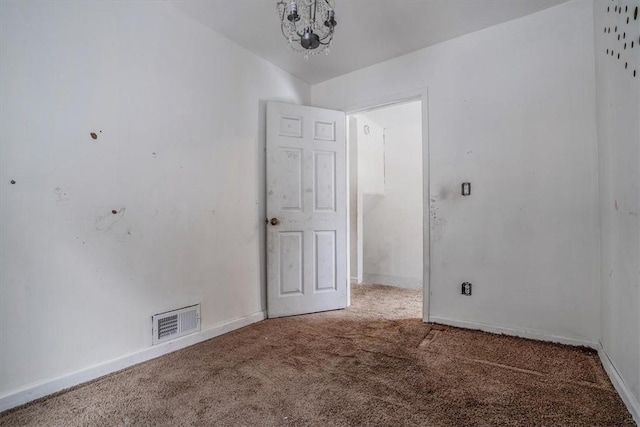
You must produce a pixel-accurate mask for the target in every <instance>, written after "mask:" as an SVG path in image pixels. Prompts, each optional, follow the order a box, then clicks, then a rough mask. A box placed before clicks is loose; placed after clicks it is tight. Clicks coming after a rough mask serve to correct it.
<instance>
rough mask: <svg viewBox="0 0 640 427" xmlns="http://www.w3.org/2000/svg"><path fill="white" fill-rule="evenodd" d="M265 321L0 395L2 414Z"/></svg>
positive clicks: (245, 320) (252, 319)
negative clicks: (33, 401)
mask: <svg viewBox="0 0 640 427" xmlns="http://www.w3.org/2000/svg"><path fill="white" fill-rule="evenodd" d="M264 319H266V313H265V312H264V311H258V312H256V313H253V314H250V315H248V316H243V317H239V318H237V319H233V320H230V321H227V322H223V323H219V324H217V325H214V326H212V327H210V328H208V329H205V330H203V331H200V332H198V333H195V334H191V335H187V336H185V337H181V338H178V339H176V340H174V341H169V342H166V343H163V344H158V345H154V346H153V347H148V348H145V349H143V350H140V351H137V352H135V353H131V354H127V355H126V356H122V357H118V358H116V359H112V360H108V361H106V362H103V363H100V364H98V365H95V366H91V367H89V368H85V369H81V370H79V371H76V372H73V373H70V374H67V375H63V376H60V377H57V378H53V379H50V380H47V381H43V382H40V383H37V384H35V385H31V386H29V387H25V388H24V389H22V390H19V391H16V392H13V393H10V394H6V395H4V396H0V412H2V411H6V410H7V409H11V408H14V407H16V406H19V405H23V404H25V403H28V402H31V401H32V400H36V399H39V398H41V397H44V396H47V395H49V394H52V393H56V392H58V391H61V390H64V389H67V388H69V387H73V386H75V385H78V384H82V383H84V382H87V381H91V380H94V379H96V378H99V377H101V376H103V375H107V374H110V373H112V372H116V371H119V370H122V369H124V368H128V367H129V366H133V365H136V364H138V363H141V362H146V361H147V360H151V359H155V358H156V357H160V356H163V355H165V354H168V353H171V352H173V351H176V350H180V349H182V348H185V347H189V346H191V345H194V344H197V343H199V342H202V341H206V340H208V339H211V338H215V337H217V336H219V335H222V334H226V333H227V332H231V331H233V330H236V329H239V328H242V327H245V326H248V325H251V324H252V323H256V322H260V321H262V320H264Z"/></svg>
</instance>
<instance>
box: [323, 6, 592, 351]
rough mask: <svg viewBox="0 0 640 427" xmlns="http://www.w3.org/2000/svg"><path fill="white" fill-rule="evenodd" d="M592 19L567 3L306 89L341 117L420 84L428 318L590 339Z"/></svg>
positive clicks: (586, 8) (589, 10)
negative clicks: (424, 96) (426, 172)
mask: <svg viewBox="0 0 640 427" xmlns="http://www.w3.org/2000/svg"><path fill="white" fill-rule="evenodd" d="M592 22H593V7H592V4H591V3H590V2H583V1H571V2H568V3H563V4H561V5H559V6H556V7H553V8H550V9H546V10H544V11H541V12H539V13H536V14H533V15H529V16H526V17H523V18H520V19H517V20H514V21H510V22H507V23H504V24H501V25H497V26H494V27H491V28H487V29H485V30H482V31H478V32H476V33H472V34H468V35H465V36H462V37H459V38H457V39H453V40H450V41H447V42H444V43H440V44H438V45H434V46H432V47H429V48H426V49H422V50H420V51H416V52H414V53H411V54H407V55H404V56H401V57H398V58H395V59H392V60H389V61H386V62H383V63H380V64H377V65H374V66H371V67H368V68H365V69H362V70H359V71H356V72H353V73H350V74H347V75H344V76H341V77H338V78H335V79H332V80H329V81H327V82H324V83H320V84H317V85H314V86H312V89H311V92H312V102H313V105H317V106H321V107H327V108H338V109H347V110H348V109H350V108H354V106H357V107H362V106H366V105H367V104H369V105H375V104H376V102H380V100H383V101H384V100H389V99H392V98H393V97H394V96H400V97H401V96H403V95H404V94H406V93H407V92H411V91H416V90H422V89H423V88H425V87H428V93H429V96H428V98H429V99H428V110H427V109H425V111H424V113H423V120H428V123H429V135H428V140H429V155H430V168H431V170H430V182H429V183H428V185H429V186H430V193H431V199H432V200H431V201H430V212H431V215H432V216H431V223H430V234H431V237H430V240H431V245H432V246H431V251H432V252H431V257H430V269H431V271H430V274H431V295H430V309H431V315H432V316H433V318H434V319H439V320H441V321H442V320H443V319H449V320H454V321H456V322H460V323H462V324H469V325H488V326H491V327H501V328H511V329H512V330H519V331H522V330H525V331H528V332H530V333H533V334H540V335H539V336H546V337H547V338H551V339H555V338H554V337H558V336H559V337H564V338H568V339H574V340H576V341H575V342H581V343H593V342H595V341H597V340H598V339H599V337H600V322H599V317H600V315H599V313H600V291H599V277H600V261H599V260H600V255H599V251H600V243H599V215H598V174H597V163H598V162H597V144H596V129H595V87H594V86H595V85H594V81H595V75H594V74H595V72H594V65H593V64H594V54H593V38H594V35H593V24H592ZM427 111H428V114H427ZM463 181H470V182H471V183H472V190H473V193H472V195H471V196H470V197H464V198H463V197H462V196H460V184H461V183H462V182H463ZM425 184H427V183H425ZM463 281H470V282H472V283H473V285H474V288H473V296H471V297H466V296H462V295H460V283H461V282H463ZM465 322H466V323H465Z"/></svg>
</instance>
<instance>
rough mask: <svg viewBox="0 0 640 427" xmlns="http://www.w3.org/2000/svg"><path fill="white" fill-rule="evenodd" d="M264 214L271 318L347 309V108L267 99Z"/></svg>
mask: <svg viewBox="0 0 640 427" xmlns="http://www.w3.org/2000/svg"><path fill="white" fill-rule="evenodd" d="M267 219H268V222H267V309H268V315H269V317H279V316H290V315H295V314H304V313H313V312H317V311H325V310H335V309H340V308H345V307H346V305H347V286H348V280H347V259H346V220H347V215H346V142H345V116H344V113H342V112H340V111H332V110H325V109H320V108H312V107H305V106H300V105H291V104H283V103H278V102H269V103H268V105H267Z"/></svg>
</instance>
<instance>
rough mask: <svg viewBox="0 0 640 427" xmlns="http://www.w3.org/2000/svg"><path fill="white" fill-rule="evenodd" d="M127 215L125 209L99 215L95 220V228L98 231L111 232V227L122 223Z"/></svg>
mask: <svg viewBox="0 0 640 427" xmlns="http://www.w3.org/2000/svg"><path fill="white" fill-rule="evenodd" d="M124 214H125V208H120V209H119V210H116V209H112V210H111V211H110V212H109V213H108V214H105V215H98V216H96V218H95V227H96V230H98V231H109V230H110V229H111V227H113V225H114V224H115V223H117V222H118V221H120V220H121V219H122V218H123V217H124Z"/></svg>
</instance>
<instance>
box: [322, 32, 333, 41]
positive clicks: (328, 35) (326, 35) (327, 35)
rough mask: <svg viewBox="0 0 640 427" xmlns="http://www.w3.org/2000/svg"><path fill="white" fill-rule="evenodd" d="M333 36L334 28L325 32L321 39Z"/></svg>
mask: <svg viewBox="0 0 640 427" xmlns="http://www.w3.org/2000/svg"><path fill="white" fill-rule="evenodd" d="M329 37H330V38H333V30H331V32H329V33H327V34H325V35H324V36H323V37H320V41H322V40H326V39H327V38H329Z"/></svg>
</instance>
